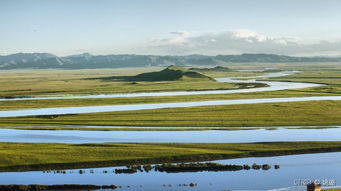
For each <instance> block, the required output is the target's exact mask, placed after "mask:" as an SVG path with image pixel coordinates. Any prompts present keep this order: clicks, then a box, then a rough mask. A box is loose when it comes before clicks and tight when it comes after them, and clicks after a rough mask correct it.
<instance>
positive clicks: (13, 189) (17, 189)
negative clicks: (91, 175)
mask: <svg viewBox="0 0 341 191" xmlns="http://www.w3.org/2000/svg"><path fill="white" fill-rule="evenodd" d="M116 188H117V186H115V185H102V186H99V185H81V184H62V185H39V184H31V185H14V184H12V185H0V191H43V190H75V191H76V190H99V189H116Z"/></svg>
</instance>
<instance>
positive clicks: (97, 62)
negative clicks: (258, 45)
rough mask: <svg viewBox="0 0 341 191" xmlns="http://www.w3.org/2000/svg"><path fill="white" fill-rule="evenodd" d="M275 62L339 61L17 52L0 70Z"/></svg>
mask: <svg viewBox="0 0 341 191" xmlns="http://www.w3.org/2000/svg"><path fill="white" fill-rule="evenodd" d="M251 62H260V63H278V62H341V58H333V57H292V56H284V55H276V54H241V55H217V56H205V55H187V56H157V55H129V54H121V55H92V54H89V53H83V54H79V55H71V56H63V57H58V56H56V55H53V54H49V53H17V54H11V55H6V56H0V70H1V69H2V70H5V69H30V68H32V69H49V68H55V69H95V68H122V67H148V66H162V67H165V66H169V65H178V66H200V65H201V66H209V65H212V66H215V65H222V64H228V63H251Z"/></svg>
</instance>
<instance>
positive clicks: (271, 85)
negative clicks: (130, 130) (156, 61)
mask: <svg viewBox="0 0 341 191" xmlns="http://www.w3.org/2000/svg"><path fill="white" fill-rule="evenodd" d="M295 73H297V71H285V72H276V73H268V74H265V75H262V76H250V77H233V78H216V79H215V80H216V81H218V82H230V83H250V82H251V83H252V82H256V81H255V79H262V78H271V77H281V76H287V75H290V74H295ZM247 79H249V80H247ZM257 82H259V83H265V84H267V85H268V87H261V88H249V89H231V90H208V91H176V92H141V93H122V94H97V95H78V96H57V97H53V96H52V97H50V96H49V97H43V96H37V97H27V98H0V101H11V100H13V101H18V100H48V99H85V98H86V99H92V98H93V99H96V98H118V97H151V96H179V95H206V94H233V93H248V92H263V91H276V90H286V89H297V88H309V87H317V86H322V84H315V83H298V82H272V81H257Z"/></svg>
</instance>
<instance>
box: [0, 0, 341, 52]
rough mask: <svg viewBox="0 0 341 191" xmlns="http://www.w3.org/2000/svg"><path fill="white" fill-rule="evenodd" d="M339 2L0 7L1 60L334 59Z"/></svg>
mask: <svg viewBox="0 0 341 191" xmlns="http://www.w3.org/2000/svg"><path fill="white" fill-rule="evenodd" d="M340 7H341V1H340V0H285V1H282V0H172V1H171V0H27V1H25V0H1V1H0V26H1V27H0V54H1V55H4V54H11V53H16V52H50V53H53V54H56V55H69V54H78V53H83V52H90V53H93V54H124V53H127V54H163V55H164V54H171V55H186V54H196V53H198V54H208V55H215V54H239V53H246V52H247V53H260V52H263V53H276V54H288V55H308V56H316V55H328V56H340V55H341V24H340V21H341V11H340Z"/></svg>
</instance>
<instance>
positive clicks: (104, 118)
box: [0, 101, 341, 128]
mask: <svg viewBox="0 0 341 191" xmlns="http://www.w3.org/2000/svg"><path fill="white" fill-rule="evenodd" d="M161 106H163V105H161ZM308 108H309V109H308ZM340 108H341V101H302V102H288V103H278V102H277V103H259V104H243V105H217V106H201V107H187V108H165V109H149V110H140V111H117V112H102V113H88V114H73V115H55V116H54V115H52V116H31V117H8V118H5V117H4V118H0V126H2V127H13V126H31V127H32V126H35V127H37V128H39V126H57V125H92V126H102V125H104V126H150V127H186V126H187V127H241V126H245V127H247V126H253V127H269V126H333V125H339V124H341V117H340V116H341V110H340ZM109 109H111V108H109ZM3 113H4V114H6V115H7V114H8V113H6V112H3ZM284 113H285V114H286V115H283V114H284Z"/></svg>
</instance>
